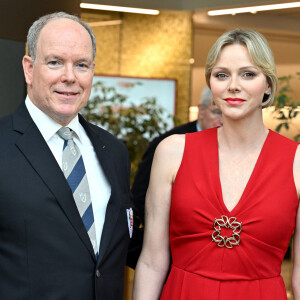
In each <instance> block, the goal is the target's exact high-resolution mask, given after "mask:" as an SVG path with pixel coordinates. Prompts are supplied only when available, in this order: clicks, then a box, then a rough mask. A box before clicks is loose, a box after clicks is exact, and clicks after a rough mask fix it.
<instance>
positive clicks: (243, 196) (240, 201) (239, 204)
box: [215, 130, 271, 215]
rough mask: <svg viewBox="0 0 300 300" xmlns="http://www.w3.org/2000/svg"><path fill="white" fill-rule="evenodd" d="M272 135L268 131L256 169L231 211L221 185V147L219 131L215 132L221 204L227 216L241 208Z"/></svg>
mask: <svg viewBox="0 0 300 300" xmlns="http://www.w3.org/2000/svg"><path fill="white" fill-rule="evenodd" d="M270 135H271V130H269V131H268V135H267V137H266V139H265V141H264V143H263V145H262V148H261V150H260V153H259V155H258V157H257V160H256V162H255V165H254V168H253V170H252V172H251V174H250V177H249V179H248V181H247V183H246V186H245V188H244V190H243V192H242V194H241V197H240V199H239V201H238V202H237V203H236V205H235V206H234V207H233V208H232V210H229V209H228V208H227V206H226V204H225V202H224V198H223V189H222V184H221V178H220V155H219V147H218V131H217V130H216V131H215V138H216V147H217V151H216V152H217V157H216V161H217V168H216V170H217V179H218V185H219V191H220V204H221V206H222V207H223V209H224V210H225V212H226V214H228V215H232V214H233V213H234V212H236V210H237V209H238V208H239V207H240V206H241V203H242V202H243V199H244V198H245V195H246V192H247V191H248V189H249V186H250V184H251V182H252V181H253V180H254V178H255V174H256V172H257V169H258V167H259V165H260V163H261V160H262V156H263V152H264V151H265V148H266V144H267V142H268V141H269V139H270Z"/></svg>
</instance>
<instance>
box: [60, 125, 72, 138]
mask: <svg viewBox="0 0 300 300" xmlns="http://www.w3.org/2000/svg"><path fill="white" fill-rule="evenodd" d="M57 134H58V135H59V136H60V137H61V138H62V139H64V140H65V141H68V140H70V139H72V131H71V129H70V128H69V127H62V128H60V129H59V130H58V131H57Z"/></svg>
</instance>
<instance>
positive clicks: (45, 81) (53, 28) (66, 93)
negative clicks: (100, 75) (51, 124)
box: [23, 19, 94, 126]
mask: <svg viewBox="0 0 300 300" xmlns="http://www.w3.org/2000/svg"><path fill="white" fill-rule="evenodd" d="M23 68H24V73H25V79H26V83H27V85H28V95H29V98H30V99H31V101H32V102H33V103H34V104H35V105H36V106H37V107H38V108H39V109H40V110H42V111H43V112H44V113H46V114H47V115H48V116H50V117H51V118H52V119H54V120H55V121H56V122H58V123H59V124H61V125H63V126H66V125H67V124H68V123H69V122H70V121H71V120H72V119H73V118H74V117H75V116H76V115H77V114H78V112H79V111H80V110H81V109H82V108H83V107H84V106H85V105H86V103H87V101H88V99H89V96H90V92H91V88H92V80H93V75H94V62H93V50H92V41H91V37H90V35H89V33H88V32H87V31H86V29H85V28H84V27H82V26H81V25H80V24H78V23H76V22H75V21H72V20H69V19H58V20H53V21H50V22H49V23H48V24H47V25H45V27H44V28H43V29H42V30H41V32H40V36H39V39H38V44H37V55H36V61H35V62H33V61H32V59H31V57H29V56H25V57H24V59H23Z"/></svg>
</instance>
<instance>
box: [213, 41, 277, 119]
mask: <svg viewBox="0 0 300 300" xmlns="http://www.w3.org/2000/svg"><path fill="white" fill-rule="evenodd" d="M210 87H211V91H212V94H213V96H214V101H215V103H216V105H217V106H218V107H219V108H220V110H221V111H222V113H223V117H229V118H232V119H242V118H246V117H247V116H249V115H250V114H253V113H257V114H260V115H261V109H262V99H263V96H264V94H265V93H266V94H268V93H270V91H271V89H270V87H269V85H268V83H267V78H266V76H265V75H264V74H263V73H262V72H261V70H260V69H259V68H258V67H257V66H256V65H255V64H254V63H253V61H252V59H251V57H250V55H249V52H248V49H247V48H246V46H244V45H239V44H233V45H227V46H225V47H224V48H223V49H222V50H221V53H220V56H219V58H218V60H217V62H216V64H215V66H214V67H213V69H212V73H211V76H210Z"/></svg>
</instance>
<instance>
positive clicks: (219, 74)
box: [215, 73, 227, 79]
mask: <svg viewBox="0 0 300 300" xmlns="http://www.w3.org/2000/svg"><path fill="white" fill-rule="evenodd" d="M215 76H216V77H217V78H219V79H224V78H226V77H227V75H226V74H224V73H218V74H216V75H215Z"/></svg>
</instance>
